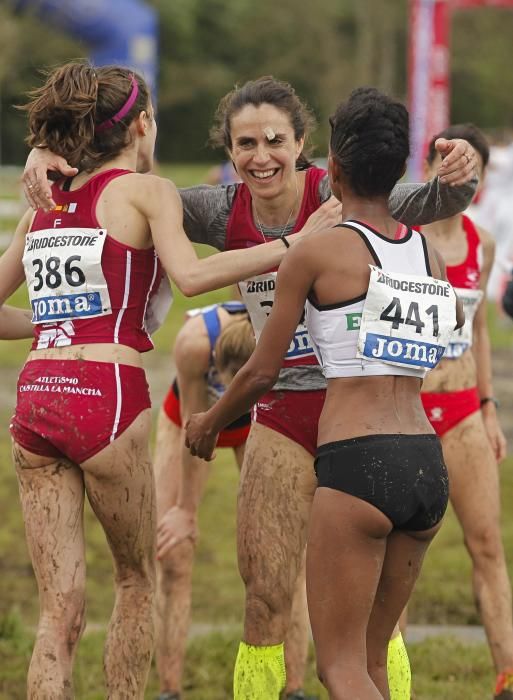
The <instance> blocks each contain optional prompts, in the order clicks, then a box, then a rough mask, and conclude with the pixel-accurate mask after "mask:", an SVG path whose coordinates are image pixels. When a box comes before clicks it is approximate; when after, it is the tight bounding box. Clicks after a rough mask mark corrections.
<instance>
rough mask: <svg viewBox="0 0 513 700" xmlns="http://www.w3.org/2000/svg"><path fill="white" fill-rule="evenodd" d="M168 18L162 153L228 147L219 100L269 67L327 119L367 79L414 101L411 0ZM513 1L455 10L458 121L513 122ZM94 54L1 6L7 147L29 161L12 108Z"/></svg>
mask: <svg viewBox="0 0 513 700" xmlns="http://www.w3.org/2000/svg"><path fill="white" fill-rule="evenodd" d="M149 1H150V3H151V4H152V5H154V6H155V7H156V9H157V10H158V13H159V17H160V38H159V80H158V85H159V86H158V122H159V137H158V156H159V158H160V159H161V160H162V161H175V162H177V161H182V162H183V161H208V160H216V159H219V158H220V157H222V154H219V153H215V152H213V151H212V150H211V149H210V148H209V146H208V143H207V141H208V131H209V126H210V124H211V121H212V117H213V114H214V112H215V108H216V105H217V103H218V101H219V98H220V97H221V96H222V95H224V94H225V93H226V92H227V91H228V90H230V89H231V88H232V87H233V86H234V85H235V84H237V83H238V84H240V83H242V82H244V81H245V80H248V79H250V78H254V77H257V76H259V75H274V76H275V77H277V78H281V79H283V80H288V81H290V82H291V83H292V84H293V85H294V87H295V88H296V90H297V92H298V94H299V95H300V96H301V97H302V98H304V99H305V100H306V102H307V103H308V104H309V105H310V107H311V108H312V109H313V111H314V113H315V114H316V116H317V119H318V122H319V128H318V130H317V132H316V134H315V135H314V144H315V145H316V147H317V152H318V153H319V154H323V153H325V150H326V148H325V144H326V143H327V138H328V127H327V118H328V116H329V114H330V113H331V112H332V111H333V109H334V107H335V105H336V103H337V102H338V101H339V100H341V99H342V98H343V97H344V96H345V95H347V94H348V93H349V92H350V90H351V89H352V88H354V87H356V86H358V85H375V86H377V87H379V88H381V89H384V90H385V91H388V92H390V93H393V94H395V95H396V96H398V97H402V98H404V99H406V93H407V66H406V60H407V59H406V56H407V46H408V36H407V33H408V32H407V27H408V0H392V1H390V0H317V1H316V2H315V3H314V2H312V0H279V2H277V0H259V1H258V2H255V1H254V0H173V2H169V0H149ZM511 36H513V11H510V10H505V9H499V8H488V9H479V10H473V11H465V12H458V13H456V15H455V17H454V21H453V26H452V77H451V79H452V121H453V122H461V121H473V122H475V123H476V124H478V125H479V126H480V127H482V128H484V129H488V130H497V129H503V128H510V127H511V126H513V118H512V117H513V72H512V71H510V70H508V68H509V65H508V60H509V55H510V38H511ZM83 56H87V47H85V46H83V45H80V44H79V43H78V42H76V41H73V40H72V39H70V38H69V37H66V36H62V35H59V34H58V33H57V32H56V31H55V29H54V28H53V27H50V26H46V25H45V24H44V23H43V22H41V21H40V20H38V19H36V18H35V17H31V16H30V15H26V14H25V15H17V14H14V13H13V12H12V10H9V9H8V8H6V7H3V6H0V149H1V150H0V157H1V162H2V163H20V162H22V161H23V160H24V158H25V154H26V147H25V146H24V142H23V139H24V135H25V117H24V114H23V113H20V112H19V111H17V110H16V109H15V108H14V105H16V104H20V103H22V102H23V101H24V99H25V97H24V95H25V93H26V92H27V90H28V89H30V88H31V87H34V86H35V85H37V84H39V82H40V81H41V77H40V75H39V71H40V69H41V68H43V67H45V66H52V65H55V64H56V63H60V62H62V61H65V60H69V59H72V58H77V57H83Z"/></svg>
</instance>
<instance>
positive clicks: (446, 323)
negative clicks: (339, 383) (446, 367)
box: [357, 265, 456, 369]
mask: <svg viewBox="0 0 513 700" xmlns="http://www.w3.org/2000/svg"><path fill="white" fill-rule="evenodd" d="M369 267H370V268H371V276H370V282H369V290H368V292H367V298H366V300H365V304H364V307H363V313H362V320H361V326H360V334H359V337H358V351H357V357H361V358H366V359H369V360H379V361H380V362H387V363H389V364H392V365H397V366H400V367H404V366H408V367H411V368H412V369H422V368H424V369H432V368H433V367H435V365H436V364H437V363H438V362H439V361H440V359H441V358H442V355H443V354H444V352H445V348H446V347H447V345H448V343H449V340H450V337H451V335H452V332H453V329H454V326H455V325H456V295H455V292H454V290H453V288H452V287H451V285H450V284H449V283H448V282H443V281H442V280H438V279H435V278H433V277H427V276H426V277H424V276H419V275H404V274H400V273H395V272H394V273H389V272H384V271H383V270H381V269H379V268H377V267H374V266H373V265H370V266H369Z"/></svg>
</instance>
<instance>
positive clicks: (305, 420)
mask: <svg viewBox="0 0 513 700" xmlns="http://www.w3.org/2000/svg"><path fill="white" fill-rule="evenodd" d="M325 396H326V391H325V390H324V389H317V390H315V391H270V392H269V393H268V394H265V395H264V396H262V398H261V399H260V400H259V401H258V402H257V404H256V406H254V408H253V412H254V413H253V420H255V421H256V422H257V423H260V425H265V426H266V427H267V428H271V429H272V430H275V431H276V432H277V433H281V435H285V437H288V438H289V439H290V440H293V441H294V442H297V443H298V445H301V447H304V448H305V450H307V452H310V454H311V455H312V456H313V457H315V453H316V451H317V429H318V425H319V418H320V416H321V411H322V407H323V406H324V399H325Z"/></svg>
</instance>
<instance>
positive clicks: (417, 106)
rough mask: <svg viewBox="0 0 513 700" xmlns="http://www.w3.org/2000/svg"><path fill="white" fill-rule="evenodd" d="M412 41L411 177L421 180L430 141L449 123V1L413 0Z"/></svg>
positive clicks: (411, 18) (410, 46)
mask: <svg viewBox="0 0 513 700" xmlns="http://www.w3.org/2000/svg"><path fill="white" fill-rule="evenodd" d="M409 42H410V45H409V56H410V71H409V108H410V115H411V124H412V126H411V144H412V157H411V160H410V168H409V170H410V178H411V179H413V180H419V179H421V177H422V161H423V159H424V156H425V154H426V148H427V145H428V143H429V141H430V140H431V138H432V136H433V135H434V134H436V133H438V132H439V131H441V130H442V129H444V128H445V127H446V126H448V124H449V94H450V88H449V82H450V75H449V5H448V3H447V2H446V1H445V0H413V2H412V3H411V14H410V33H409Z"/></svg>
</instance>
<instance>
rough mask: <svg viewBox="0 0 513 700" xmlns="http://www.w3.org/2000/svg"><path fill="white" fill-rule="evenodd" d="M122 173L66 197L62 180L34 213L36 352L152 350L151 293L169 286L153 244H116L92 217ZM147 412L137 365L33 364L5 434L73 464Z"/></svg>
mask: <svg viewBox="0 0 513 700" xmlns="http://www.w3.org/2000/svg"><path fill="white" fill-rule="evenodd" d="M129 172H130V171H126V170H109V171H105V172H102V173H99V174H98V175H95V176H93V177H92V178H91V179H90V180H88V182H86V183H85V185H83V186H82V187H80V188H79V189H76V190H73V191H69V187H68V185H69V181H65V182H64V184H62V183H57V184H55V185H54V186H53V188H52V190H53V193H52V196H53V198H54V200H55V202H56V208H55V209H54V210H53V211H51V212H48V213H45V212H42V211H38V213H37V214H36V216H35V217H34V221H33V224H32V227H31V230H30V231H29V233H28V234H27V237H26V245H25V253H24V256H23V263H24V267H25V274H26V278H27V286H28V290H29V296H30V301H31V306H32V312H33V321H34V323H35V324H36V330H35V340H34V344H33V346H32V348H33V350H40V349H44V348H52V347H63V346H68V345H78V344H80V345H86V344H90V343H116V344H123V345H127V346H129V347H131V348H134V349H135V350H137V351H139V352H145V351H147V350H150V349H151V348H152V347H153V343H152V341H151V339H150V336H149V331H150V325H151V326H153V327H154V328H155V320H156V318H155V317H156V315H157V313H158V310H157V309H156V305H155V302H156V301H157V299H158V297H160V296H161V295H158V294H157V291H159V290H160V291H163V292H164V293H165V291H166V283H167V285H168V284H169V283H168V282H167V278H166V277H165V276H164V274H163V270H162V266H161V264H160V261H159V259H158V258H157V256H156V253H155V251H154V249H153V248H149V249H147V250H138V249H135V248H132V247H131V246H128V245H126V244H124V243H121V242H120V241H117V240H116V239H115V236H116V231H111V232H108V231H105V229H102V227H101V226H100V224H99V222H98V220H97V218H96V204H97V201H98V198H99V196H100V194H101V192H102V190H103V189H104V187H105V186H106V185H107V184H108V183H109V182H111V181H112V180H113V179H114V178H116V177H121V176H123V175H126V174H127V173H129ZM167 288H168V287H167ZM164 296H165V294H164ZM165 306H166V304H165V302H164V308H165ZM162 310H163V309H161V311H162ZM150 406H151V402H150V397H149V389H148V384H147V382H146V378H145V375H144V370H143V369H141V368H140V367H134V366H130V365H124V364H119V363H115V362H93V361H90V360H86V361H83V360H74V359H51V360H48V359H44V360H43V359H41V360H39V359H35V360H31V361H29V362H27V363H26V365H25V367H24V368H23V370H22V372H21V374H20V377H19V379H18V393H17V403H16V411H15V414H14V416H13V419H12V424H11V433H12V436H13V438H14V440H15V441H16V442H17V443H18V444H19V445H21V446H22V447H23V448H25V449H26V450H28V451H29V452H33V453H35V454H39V455H44V456H46V457H54V458H56V459H57V458H59V457H63V456H64V457H66V458H68V459H70V460H71V461H73V462H75V463H77V464H80V463H82V462H84V461H85V460H87V459H90V458H91V457H93V456H94V455H95V454H97V453H98V452H100V451H101V450H102V449H103V448H105V447H107V446H108V445H109V444H110V443H112V442H113V441H114V440H115V439H116V438H117V437H119V435H121V434H122V433H123V431H124V430H126V428H128V427H129V426H130V424H131V423H132V422H133V421H134V420H135V418H136V417H137V416H138V415H139V413H140V412H141V411H143V410H145V409H147V408H149V407H150Z"/></svg>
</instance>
